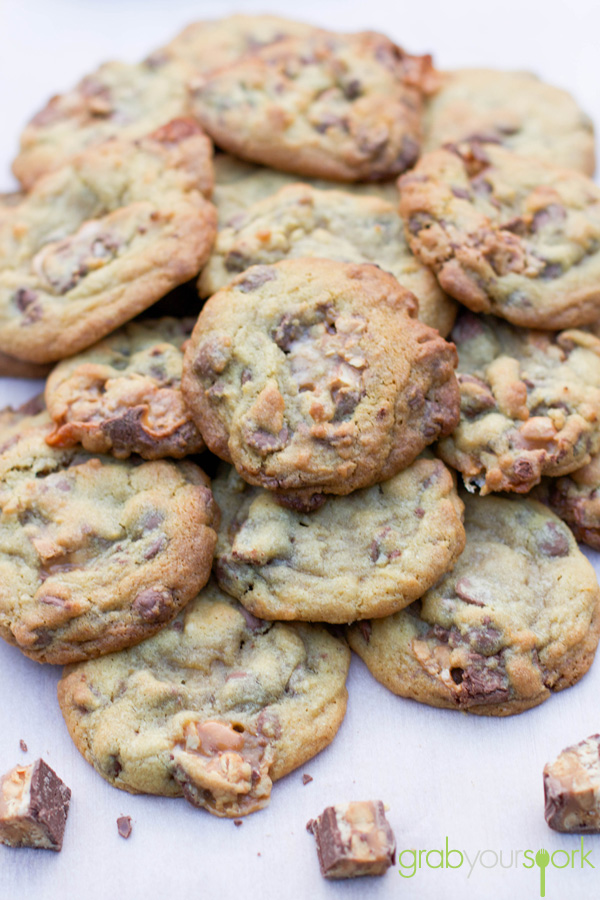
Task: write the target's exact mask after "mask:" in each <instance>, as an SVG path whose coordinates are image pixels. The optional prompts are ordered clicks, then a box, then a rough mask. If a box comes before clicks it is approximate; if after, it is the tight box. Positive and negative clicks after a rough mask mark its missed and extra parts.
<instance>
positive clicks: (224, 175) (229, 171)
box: [212, 153, 400, 228]
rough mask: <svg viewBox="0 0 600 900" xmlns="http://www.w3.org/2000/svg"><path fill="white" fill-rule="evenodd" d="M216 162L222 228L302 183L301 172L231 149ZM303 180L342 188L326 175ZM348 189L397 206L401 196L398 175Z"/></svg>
mask: <svg viewBox="0 0 600 900" xmlns="http://www.w3.org/2000/svg"><path fill="white" fill-rule="evenodd" d="M213 162H214V168H215V187H214V191H213V195H212V201H213V203H214V204H215V206H216V207H217V214H218V216H219V223H220V227H221V228H223V227H226V226H230V225H231V226H233V227H235V224H236V223H235V221H231V220H232V219H233V217H234V216H237V215H238V213H241V212H244V211H245V210H247V209H248V207H249V206H252V205H253V204H254V203H258V201H259V200H266V198H267V197H271V196H272V195H273V194H276V193H277V191H279V190H280V189H281V188H282V187H286V186H287V185H288V184H297V183H298V175H292V174H291V173H290V172H279V171H277V170H276V169H268V168H267V167H266V166H257V165H255V164H254V163H249V162H245V161H244V160H242V159H236V157H235V156H230V155H229V154H228V153H217V154H216V156H215V158H214V161H213ZM302 181H303V183H306V184H310V185H312V187H315V188H318V190H320V191H327V190H339V189H340V184H339V182H337V181H328V180H327V179H326V178H303V179H302ZM344 191H346V192H349V193H351V194H358V195H359V196H362V195H364V194H367V195H368V196H371V197H379V198H380V199H381V200H386V201H387V202H388V203H391V204H392V205H393V206H397V205H398V199H399V196H400V195H399V194H398V188H397V186H396V179H392V180H391V181H367V182H361V181H354V182H351V183H349V184H345V185H344Z"/></svg>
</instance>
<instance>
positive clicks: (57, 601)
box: [0, 407, 218, 663]
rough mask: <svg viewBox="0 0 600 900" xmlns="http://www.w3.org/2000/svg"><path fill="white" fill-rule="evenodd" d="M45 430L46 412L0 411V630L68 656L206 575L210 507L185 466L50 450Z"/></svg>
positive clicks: (154, 615)
mask: <svg viewBox="0 0 600 900" xmlns="http://www.w3.org/2000/svg"><path fill="white" fill-rule="evenodd" d="M25 411H27V407H26V408H25ZM30 411H31V412H34V411H35V410H33V409H30ZM51 428H52V422H51V420H50V418H49V416H48V415H47V414H46V413H45V412H41V413H39V414H38V415H36V416H33V417H28V416H27V415H24V410H21V411H16V412H11V411H8V412H5V413H3V414H2V416H0V511H1V514H0V636H1V637H3V638H4V639H5V640H6V641H8V642H9V643H11V644H15V645H16V646H17V647H18V648H19V649H20V650H22V651H23V653H25V654H26V655H27V656H30V657H31V658H32V659H35V660H38V661H39V662H49V663H67V662H74V661H77V660H81V659H86V658H88V657H93V656H98V655H100V654H102V653H109V652H112V651H113V650H118V649H120V648H122V647H127V646H130V645H131V644H135V643H137V642H138V641H141V640H143V639H144V638H146V637H149V636H150V635H152V634H154V633H155V632H156V631H158V630H159V629H160V628H162V627H164V625H165V624H166V623H167V622H169V621H170V620H171V619H172V618H174V617H175V615H176V614H177V612H178V611H179V610H180V609H181V607H182V606H184V605H185V604H186V603H187V602H188V601H189V600H190V599H192V597H194V596H195V595H196V594H197V592H198V590H199V589H200V588H201V587H202V586H203V585H204V584H205V583H206V581H207V579H208V576H209V573H210V567H211V562H212V555H213V551H214V547H215V543H216V533H215V529H216V527H217V526H218V510H217V509H216V506H215V504H214V501H213V498H212V493H211V491H210V488H209V481H208V479H207V478H206V476H205V475H204V473H203V472H202V470H201V469H199V468H198V466H195V465H193V464H192V463H188V462H182V463H173V462H165V461H162V460H161V461H158V462H144V463H142V462H140V461H139V460H137V461H134V460H132V461H127V462H123V461H116V460H114V459H111V458H110V457H94V456H91V455H90V454H88V453H84V452H82V451H80V450H78V449H71V450H54V449H51V448H50V447H49V446H48V444H47V443H46V441H45V438H46V436H47V435H48V433H49V432H50V430H51Z"/></svg>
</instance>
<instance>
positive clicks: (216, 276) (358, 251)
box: [198, 184, 456, 336]
mask: <svg viewBox="0 0 600 900" xmlns="http://www.w3.org/2000/svg"><path fill="white" fill-rule="evenodd" d="M302 256H312V257H315V256H320V257H323V258H325V259H337V260H340V261H341V262H357V263H362V262H370V263H374V264H375V265H377V266H379V267H380V268H381V269H383V270H384V271H386V272H391V274H392V275H394V276H395V277H396V278H397V279H398V281H399V282H400V284H401V285H402V286H403V287H405V288H407V289H408V290H409V291H412V293H413V294H415V296H416V297H417V299H418V301H419V318H420V319H421V321H422V322H425V324H426V325H431V327H432V328H437V330H438V331H439V332H440V334H441V335H442V336H445V335H447V334H448V332H449V331H450V328H451V327H452V323H453V322H454V318H455V315H456V304H455V303H454V301H453V300H451V299H450V298H449V297H448V296H447V295H446V294H444V292H443V291H442V290H441V289H440V287H439V285H438V283H437V280H436V278H435V276H434V275H433V273H432V272H430V271H429V269H428V268H427V267H426V266H424V265H422V264H421V263H419V261H418V260H417V259H415V257H414V256H413V254H412V253H411V251H410V249H409V247H408V244H407V242H406V238H405V236H404V226H403V223H402V219H401V218H400V216H399V215H398V212H397V211H396V209H395V207H394V206H393V205H392V204H390V203H386V202H385V200H380V199H378V198H377V197H364V196H356V195H354V194H351V193H348V192H346V191H339V190H337V191H334V190H328V191H323V190H317V189H316V188H313V187H309V186H308V185H305V184H295V185H289V186H288V187H283V188H281V190H279V191H278V192H277V193H276V194H274V195H273V196H271V197H268V198H267V199H265V200H262V201H259V202H258V203H255V204H253V205H252V206H250V207H249V208H248V209H247V210H246V211H245V212H241V213H239V215H236V216H234V217H233V220H232V221H231V222H230V223H229V224H228V225H227V226H226V227H224V228H222V229H221V230H220V231H219V234H218V236H217V240H216V243H215V246H214V249H213V252H212V254H211V256H210V259H209V260H208V262H207V264H206V266H205V267H204V269H203V270H202V274H201V276H200V280H199V283H198V287H199V291H200V296H202V297H208V296H210V295H211V294H214V293H215V292H216V291H218V290H220V289H221V288H223V287H225V285H226V284H227V283H228V282H229V281H231V279H232V278H233V277H234V276H235V275H237V274H239V273H240V272H243V271H244V270H245V269H247V268H249V267H250V266H254V265H268V264H270V263H274V262H278V261H279V260H281V259H296V258H298V257H302Z"/></svg>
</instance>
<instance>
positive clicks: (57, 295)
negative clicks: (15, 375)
mask: <svg viewBox="0 0 600 900" xmlns="http://www.w3.org/2000/svg"><path fill="white" fill-rule="evenodd" d="M211 153H212V151H211V145H210V141H209V140H208V138H207V137H206V135H205V134H204V133H203V132H202V131H201V129H200V128H199V126H198V125H197V124H196V123H195V122H193V121H192V120H191V119H178V120H174V121H173V122H170V123H169V124H168V125H166V126H164V127H163V128H160V129H159V130H158V131H156V132H154V133H153V134H151V135H148V136H147V137H146V138H142V139H140V140H139V141H135V142H126V141H119V140H113V141H107V142H105V143H104V144H102V145H101V146H99V147H95V148H93V149H91V150H88V151H86V152H84V153H82V154H81V155H80V156H78V157H76V158H74V159H73V160H72V161H71V162H70V163H68V164H65V165H64V166H63V167H62V168H61V169H59V170H57V171H56V172H52V173H50V174H49V175H47V176H46V177H45V178H42V179H41V180H39V181H38V182H36V184H35V186H34V187H33V189H32V190H31V192H30V193H29V194H28V195H27V197H26V198H25V200H24V201H23V202H22V203H21V204H19V205H18V206H16V207H13V208H10V207H9V208H6V209H1V208H0V350H2V351H3V352H5V353H9V354H10V355H14V356H17V357H19V358H23V359H28V360H30V361H33V362H50V361H52V360H56V359H61V358H63V357H65V356H70V355H72V354H73V353H77V352H79V351H80V350H83V349H84V348H85V347H88V346H90V345H91V344H94V343H95V342H96V341H97V340H99V339H100V338H102V337H104V335H105V334H107V333H109V332H111V331H113V330H114V329H115V328H116V327H118V326H119V325H121V324H123V323H124V322H126V321H127V320H128V319H130V318H132V317H133V316H134V315H136V314H137V313H138V312H140V311H141V310H143V309H145V308H147V307H148V306H150V305H151V304H152V303H154V301H156V300H158V299H159V298H160V297H163V296H164V295H165V294H166V293H167V292H168V291H169V290H170V289H171V288H174V287H176V286H177V285H178V284H181V283H183V282H185V281H187V280H188V279H190V278H192V277H194V276H195V275H196V274H197V273H198V271H199V269H200V267H201V266H202V264H203V262H204V260H205V259H206V258H207V257H208V254H209V252H210V249H211V245H212V242H213V239H214V235H215V232H216V213H215V209H214V207H213V205H212V204H211V203H210V202H208V201H207V200H206V199H205V197H204V196H203V192H204V193H207V194H209V193H210V191H211V189H212V179H213V173H212V164H211Z"/></svg>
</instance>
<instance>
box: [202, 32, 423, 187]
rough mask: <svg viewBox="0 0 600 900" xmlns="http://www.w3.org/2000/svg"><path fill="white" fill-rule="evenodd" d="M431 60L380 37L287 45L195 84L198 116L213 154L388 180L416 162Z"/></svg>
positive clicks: (321, 38)
mask: <svg viewBox="0 0 600 900" xmlns="http://www.w3.org/2000/svg"><path fill="white" fill-rule="evenodd" d="M431 80H432V70H431V61H430V59H429V57H414V56H409V55H408V54H406V53H404V51H403V50H401V49H400V48H399V47H398V46H396V45H395V44H393V43H392V42H391V41H390V40H389V39H388V38H386V37H384V36H383V35H379V34H375V33H374V32H362V33H359V34H350V35H343V34H332V33H317V34H314V35H312V36H310V37H306V38H288V39H287V40H284V41H279V42H277V43H276V44H273V45H271V46H268V47H263V48H262V49H261V50H258V51H257V52H256V53H253V54H251V55H249V56H246V57H244V58H243V59H241V60H240V61H238V62H237V63H233V64H232V65H230V66H226V67H224V68H222V69H219V70H217V71H216V72H212V73H209V74H208V75H206V76H204V77H203V78H199V79H198V81H197V83H196V84H195V87H194V88H193V90H192V103H193V110H194V115H196V116H197V117H198V119H199V120H200V122H202V124H203V125H204V127H205V128H206V130H207V131H208V133H209V134H210V135H211V137H213V138H214V140H215V142H216V143H217V144H218V146H220V147H222V148H223V149H225V150H227V151H229V152H230V153H234V154H235V155H237V156H240V157H242V158H243V159H249V160H251V161H253V162H258V163H262V164H265V165H272V166H273V167H274V168H276V169H283V170H284V171H291V172H296V173H297V174H299V175H311V176H315V177H317V178H331V179H333V180H335V181H361V180H384V179H386V178H391V177H392V176H393V175H395V174H399V173H400V172H403V171H404V170H405V169H407V168H408V167H409V166H411V165H413V164H414V162H415V161H416V159H417V157H418V155H419V148H420V140H421V113H422V99H423V95H424V92H425V90H427V89H428V86H429V83H430V82H431Z"/></svg>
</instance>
